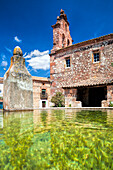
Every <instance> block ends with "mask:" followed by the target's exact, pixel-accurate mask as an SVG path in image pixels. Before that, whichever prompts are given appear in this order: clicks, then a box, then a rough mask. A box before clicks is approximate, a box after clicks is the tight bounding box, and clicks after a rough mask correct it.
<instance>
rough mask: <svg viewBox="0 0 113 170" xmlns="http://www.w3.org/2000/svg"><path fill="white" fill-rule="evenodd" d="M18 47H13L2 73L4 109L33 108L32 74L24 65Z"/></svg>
mask: <svg viewBox="0 0 113 170" xmlns="http://www.w3.org/2000/svg"><path fill="white" fill-rule="evenodd" d="M22 55H23V54H22V50H21V49H20V47H18V46H17V47H15V49H14V52H13V56H12V57H11V65H10V67H9V69H8V71H7V72H6V73H5V75H4V81H3V83H4V84H3V108H4V109H5V110H9V111H10V110H28V109H33V83H32V76H31V75H30V73H29V72H28V70H27V68H26V66H25V59H24V58H23V56H22Z"/></svg>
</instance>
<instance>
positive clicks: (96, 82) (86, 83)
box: [63, 77, 113, 88]
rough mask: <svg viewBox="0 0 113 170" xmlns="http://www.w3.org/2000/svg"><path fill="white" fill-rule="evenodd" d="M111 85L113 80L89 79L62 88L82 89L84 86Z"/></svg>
mask: <svg viewBox="0 0 113 170" xmlns="http://www.w3.org/2000/svg"><path fill="white" fill-rule="evenodd" d="M110 83H113V78H112V79H110V78H109V79H108V78H100V77H98V78H91V79H87V80H82V81H80V82H78V83H73V84H69V85H64V86H63V88H66V87H67V88H70V87H84V86H97V85H104V84H110Z"/></svg>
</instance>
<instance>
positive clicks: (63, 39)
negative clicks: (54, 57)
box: [62, 34, 65, 47]
mask: <svg viewBox="0 0 113 170" xmlns="http://www.w3.org/2000/svg"><path fill="white" fill-rule="evenodd" d="M64 43H65V35H64V34H62V47H64Z"/></svg>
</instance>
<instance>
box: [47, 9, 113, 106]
mask: <svg viewBox="0 0 113 170" xmlns="http://www.w3.org/2000/svg"><path fill="white" fill-rule="evenodd" d="M52 28H53V48H52V50H51V54H50V78H51V81H52V86H51V95H52V96H53V95H54V94H55V93H56V92H57V91H61V92H62V93H63V94H64V95H65V106H66V107H69V106H71V107H81V106H83V107H101V106H102V107H107V106H109V103H110V102H111V103H112V102H113V34H108V35H105V36H102V37H98V38H94V39H90V40H87V41H83V42H80V43H77V44H74V45H72V37H71V35H70V31H69V22H68V20H67V16H66V14H65V13H64V11H63V10H61V11H60V16H58V17H57V21H56V24H55V25H52Z"/></svg>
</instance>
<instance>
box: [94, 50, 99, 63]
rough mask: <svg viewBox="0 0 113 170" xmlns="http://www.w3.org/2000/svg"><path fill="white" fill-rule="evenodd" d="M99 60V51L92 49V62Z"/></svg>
mask: <svg viewBox="0 0 113 170" xmlns="http://www.w3.org/2000/svg"><path fill="white" fill-rule="evenodd" d="M98 61H100V53H99V51H94V52H93V62H98Z"/></svg>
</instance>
